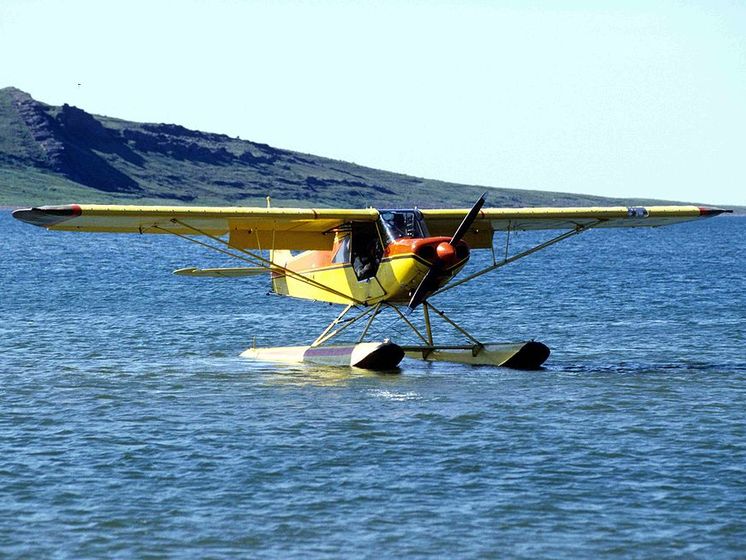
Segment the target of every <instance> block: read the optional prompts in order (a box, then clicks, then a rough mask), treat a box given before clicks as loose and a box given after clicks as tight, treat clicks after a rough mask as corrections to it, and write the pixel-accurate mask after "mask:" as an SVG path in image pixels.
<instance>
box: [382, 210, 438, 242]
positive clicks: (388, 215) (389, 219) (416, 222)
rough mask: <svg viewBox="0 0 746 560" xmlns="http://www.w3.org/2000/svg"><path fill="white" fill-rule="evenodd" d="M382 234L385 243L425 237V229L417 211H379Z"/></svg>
mask: <svg viewBox="0 0 746 560" xmlns="http://www.w3.org/2000/svg"><path fill="white" fill-rule="evenodd" d="M380 222H381V226H382V228H381V229H382V230H383V231H382V232H381V233H382V234H383V236H384V238H385V239H386V241H387V242H389V243H390V242H392V241H396V240H397V239H400V238H402V237H427V236H428V233H427V227H426V226H425V221H424V220H423V219H422V214H420V212H418V211H417V210H381V211H380Z"/></svg>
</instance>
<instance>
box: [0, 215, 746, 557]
mask: <svg viewBox="0 0 746 560" xmlns="http://www.w3.org/2000/svg"><path fill="white" fill-rule="evenodd" d="M745 226H746V220H744V219H740V218H719V219H712V220H708V221H704V222H702V223H697V224H684V225H680V226H672V227H669V228H662V229H658V230H642V231H596V232H589V233H587V234H583V235H581V236H578V237H576V238H574V239H572V240H570V241H567V242H564V244H560V245H558V246H556V247H555V248H552V249H549V250H548V251H546V252H544V253H540V254H537V255H534V256H531V257H529V258H527V259H526V260H524V261H521V262H519V263H515V264H513V265H510V266H509V267H506V268H504V269H502V270H501V271H498V272H496V273H494V274H492V275H488V276H486V277H484V278H483V279H480V280H479V281H478V282H475V283H474V284H473V285H471V286H466V287H464V289H463V290H454V291H453V292H450V293H449V294H448V295H447V296H445V295H444V297H443V298H442V299H441V300H439V306H440V307H442V308H443V309H444V310H446V311H447V312H449V313H451V314H452V315H453V316H454V317H455V318H458V319H459V320H460V321H461V322H462V323H463V324H464V325H465V326H467V328H470V329H473V330H474V331H475V332H476V333H478V334H480V335H482V336H483V337H484V338H485V339H488V340H498V341H499V340H523V339H527V338H532V337H536V338H537V339H538V340H542V341H543V342H545V343H547V344H548V345H549V346H550V347H551V348H552V349H553V353H552V356H551V357H550V358H549V361H548V362H547V367H546V368H545V369H544V370H542V371H538V372H520V371H513V370H508V369H499V368H497V369H496V368H488V367H465V366H464V367H462V366H458V365H453V364H425V363H421V362H415V361H405V363H404V367H403V369H402V371H401V373H400V374H398V375H381V374H374V373H365V372H361V371H352V370H347V369H325V368H317V367H311V366H278V365H271V364H262V363H257V362H252V361H248V360H244V359H241V358H239V357H238V354H239V353H240V352H241V351H242V350H243V349H245V348H246V347H248V346H250V345H251V341H252V339H253V338H256V342H257V344H258V345H277V344H288V343H303V342H307V341H309V340H310V339H312V338H313V337H315V335H316V334H318V332H319V331H320V330H321V328H322V326H323V323H324V321H328V320H330V319H331V318H332V317H333V315H334V313H335V312H336V311H338V309H337V308H331V307H328V306H325V305H319V304H312V303H305V302H299V301H294V300H290V299H283V298H279V297H274V296H266V295H265V293H266V290H267V285H266V280H265V279H263V278H246V279H198V278H184V277H176V276H173V275H171V274H170V271H171V270H173V269H176V268H180V267H183V266H190V265H203V266H208V265H215V264H217V265H220V264H226V263H224V262H222V261H220V259H216V258H214V257H212V256H210V255H207V254H205V253H204V250H202V249H198V248H195V247H192V246H191V245H188V244H185V243H184V242H183V241H181V240H178V239H175V238H172V239H169V238H160V237H157V236H116V235H93V234H72V233H59V232H58V233H52V232H46V231H44V230H41V229H38V228H33V227H31V226H27V225H25V224H21V223H20V222H16V221H15V220H12V219H11V218H10V216H9V214H8V213H4V212H3V213H0V240H1V241H0V245H1V246H2V257H3V259H2V263H1V264H0V286H2V293H0V313H1V321H0V373H1V374H2V385H0V498H1V499H0V514H1V515H0V556H3V557H9V558H14V557H23V558H82V557H107V558H132V557H138V558H145V557H150V558H159V557H168V558H205V557H213V558H218V557H230V558H234V557H252V558H277V557H282V558H305V557H308V556H317V557H360V558H380V557H425V556H428V557H430V556H439V557H460V558H475V557H516V558H536V557H554V558H576V557H578V556H585V557H598V556H604V557H610V558H614V557H623V558H630V557H639V558H652V557H671V556H681V557H686V558H689V557H699V558H715V557H722V558H738V557H741V558H742V557H743V556H744V554H745V553H744V551H745V550H746V525H745V523H746V522H745V521H744V520H745V519H746V422H745V421H744V410H745V407H744V405H745V404H746V398H745V397H746V357H744V352H743V349H744V342H745V338H746V337H745V333H746V289H745V288H746V264H745V261H744V257H743V248H744V246H745V245H746V227H745ZM536 237H537V236H536V235H529V234H522V235H519V237H518V238H517V240H516V247H520V246H525V245H527V244H528V243H530V242H532V241H534V240H535V239H536ZM487 258H488V257H487ZM480 260H482V261H483V262H485V258H481V259H480ZM231 264H232V263H231ZM470 266H472V265H470ZM389 330H390V332H388V334H393V335H394V339H395V340H397V339H398V338H397V336H398V335H397V332H396V331H394V330H393V329H389ZM439 332H441V331H439ZM384 334H385V333H383V332H379V333H378V335H379V336H383V335H384ZM442 336H444V337H445V338H443V339H442V340H444V341H445V340H450V339H451V338H452V335H451V334H450V333H449V332H446V331H445V330H444V331H442ZM454 340H455V339H454Z"/></svg>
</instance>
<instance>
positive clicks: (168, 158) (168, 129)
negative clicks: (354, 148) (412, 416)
mask: <svg viewBox="0 0 746 560" xmlns="http://www.w3.org/2000/svg"><path fill="white" fill-rule="evenodd" d="M484 190H488V201H489V202H488V203H489V205H490V206H513V207H515V206H538V205H553V206H589V205H604V204H605V205H608V204H615V203H621V202H624V203H640V204H642V203H647V204H649V203H651V202H652V201H651V200H641V199H624V200H622V199H612V198H605V197H598V196H586V195H576V194H567V193H551V192H543V191H529V190H519V189H505V188H494V189H486V188H485V187H477V186H472V185H460V184H455V183H447V182H443V181H437V180H432V179H422V178H418V177H412V176H408V175H403V174H399V173H391V172H387V171H381V170H377V169H372V168H369V167H364V166H360V165H355V164H352V163H347V162H344V161H337V160H332V159H328V158H324V157H319V156H314V155H309V154H301V153H298V152H293V151H289V150H282V149H277V148H273V147H271V146H268V145H267V144H261V143H257V142H250V141H247V140H239V139H235V138H230V137H228V136H226V135H223V134H213V133H207V132H199V131H195V130H189V129H186V128H184V127H182V126H179V125H175V124H143V123H135V122H128V121H123V120H119V119H115V118H111V117H103V116H98V115H91V114H89V113H87V112H85V111H84V110H82V109H79V108H77V107H73V106H70V105H67V104H65V105H63V106H62V107H56V106H52V105H47V104H45V103H42V102H39V101H36V100H35V99H33V98H32V97H31V96H30V95H29V94H28V93H25V92H23V91H21V90H19V89H16V88H13V87H7V88H4V89H0V205H6V206H12V205H33V204H42V203H46V204H54V203H67V202H87V203H97V202H99V203H102V202H116V203H120V204H126V203H144V204H156V203H161V204H218V205H244V206H249V205H261V206H263V205H264V204H265V197H266V196H267V195H271V196H272V198H273V200H274V201H275V203H276V204H277V205H281V206H291V205H298V206H346V207H353V208H355V207H364V206H377V207H392V206H415V205H418V206H420V207H447V206H464V205H470V204H471V203H473V202H474V200H475V199H476V198H477V197H478V196H479V195H480V194H481V193H482V192H483V191H484ZM659 202H660V201H659Z"/></svg>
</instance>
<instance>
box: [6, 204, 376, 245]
mask: <svg viewBox="0 0 746 560" xmlns="http://www.w3.org/2000/svg"><path fill="white" fill-rule="evenodd" d="M13 217H14V218H17V219H19V220H22V221H24V222H27V223H30V224H33V225H36V226H41V227H45V228H47V229H51V230H62V231H89V232H111V233H176V234H179V235H213V236H221V235H225V234H228V235H229V243H230V244H231V245H232V246H234V247H237V248H241V249H292V250H298V251H302V250H308V249H316V250H329V249H331V248H332V243H333V241H334V234H333V233H330V232H332V231H333V230H334V229H335V228H337V227H339V226H341V225H343V224H345V223H347V222H351V221H371V222H373V221H375V220H377V219H378V211H377V210H374V209H372V208H370V209H366V210H345V209H317V210H314V209H310V208H251V207H232V208H231V207H220V206H218V207H207V206H202V207H199V206H121V205H111V206H107V205H99V204H70V205H66V206H41V207H37V208H26V209H21V210H16V211H15V212H13Z"/></svg>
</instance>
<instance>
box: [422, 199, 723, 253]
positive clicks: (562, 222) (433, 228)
mask: <svg viewBox="0 0 746 560" xmlns="http://www.w3.org/2000/svg"><path fill="white" fill-rule="evenodd" d="M468 211H469V209H468V208H461V209H451V210H421V212H422V214H423V216H424V218H425V222H426V223H427V227H428V229H429V230H430V235H434V236H437V235H444V236H450V235H452V234H453V232H454V231H456V228H458V226H459V224H460V223H461V220H463V219H464V216H466V214H467V212H468ZM724 212H731V210H723V209H720V208H709V207H699V206H645V207H642V206H633V207H627V206H597V207H586V208H583V207H578V208H571V207H568V208H552V207H547V208H484V209H482V210H481V211H480V212H479V215H478V217H477V219H476V220H475V221H474V223H473V224H472V226H471V228H469V232H468V233H467V234H466V235H465V237H464V240H465V241H466V242H467V243H468V244H469V246H470V247H472V248H474V249H487V248H490V247H492V236H493V234H494V232H496V231H516V230H539V229H555V230H563V229H566V230H572V229H575V228H577V227H579V226H588V225H591V224H596V225H594V226H593V227H602V228H611V227H614V228H616V227H659V226H665V225H669V224H675V223H679V222H688V221H690V220H696V219H699V218H707V217H711V216H717V215H718V214H722V213H724Z"/></svg>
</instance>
